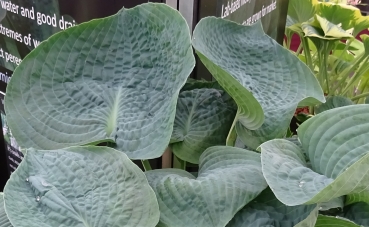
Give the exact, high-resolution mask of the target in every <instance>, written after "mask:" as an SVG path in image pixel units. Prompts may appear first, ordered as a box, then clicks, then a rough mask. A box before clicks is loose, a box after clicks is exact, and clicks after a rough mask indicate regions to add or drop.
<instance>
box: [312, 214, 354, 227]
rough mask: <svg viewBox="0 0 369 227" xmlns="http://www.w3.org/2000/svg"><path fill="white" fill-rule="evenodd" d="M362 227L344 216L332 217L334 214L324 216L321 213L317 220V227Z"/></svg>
mask: <svg viewBox="0 0 369 227" xmlns="http://www.w3.org/2000/svg"><path fill="white" fill-rule="evenodd" d="M332 226H334V227H360V226H359V225H356V224H355V223H354V222H352V221H350V220H347V219H345V218H342V217H338V216H336V217H332V216H324V215H319V217H318V220H317V221H316V225H315V227H332Z"/></svg>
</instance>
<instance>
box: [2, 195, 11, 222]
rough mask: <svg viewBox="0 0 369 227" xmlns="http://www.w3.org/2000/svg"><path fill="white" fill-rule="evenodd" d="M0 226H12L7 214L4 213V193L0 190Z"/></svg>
mask: <svg viewBox="0 0 369 227" xmlns="http://www.w3.org/2000/svg"><path fill="white" fill-rule="evenodd" d="M0 227H12V224H11V223H10V221H9V219H8V216H7V215H6V213H5V207H4V194H3V193H1V192H0Z"/></svg>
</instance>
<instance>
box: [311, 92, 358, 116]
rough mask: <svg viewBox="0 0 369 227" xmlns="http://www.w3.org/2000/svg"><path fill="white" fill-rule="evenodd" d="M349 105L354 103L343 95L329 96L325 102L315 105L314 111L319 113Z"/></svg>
mask: <svg viewBox="0 0 369 227" xmlns="http://www.w3.org/2000/svg"><path fill="white" fill-rule="evenodd" d="M349 105H354V103H353V102H352V101H351V100H350V99H348V98H346V97H343V96H331V97H328V98H327V102H326V103H323V104H320V105H318V106H317V107H315V109H314V111H315V113H316V114H320V113H322V112H324V111H327V110H331V109H334V108H338V107H342V106H349Z"/></svg>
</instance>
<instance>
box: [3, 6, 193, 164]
mask: <svg viewBox="0 0 369 227" xmlns="http://www.w3.org/2000/svg"><path fill="white" fill-rule="evenodd" d="M190 41H191V40H190V33H189V29H188V26H187V23H186V21H185V20H184V18H183V17H182V16H181V15H180V14H179V13H178V12H177V11H176V10H174V9H172V8H170V7H169V6H166V5H165V4H153V3H147V4H143V5H140V6H137V7H135V8H132V9H122V10H121V11H119V13H118V14H116V15H114V16H111V17H108V18H104V19H98V20H93V21H91V22H88V23H84V24H81V25H78V26H76V27H73V28H70V29H67V30H66V31H63V32H60V33H58V34H56V35H54V36H52V37H51V38H50V39H48V40H47V41H46V42H43V43H42V44H41V45H40V46H39V47H38V48H37V49H35V50H34V51H32V52H31V53H30V54H29V55H28V56H27V57H26V58H25V59H24V61H23V62H22V64H21V65H19V67H18V68H17V69H16V70H15V72H14V75H13V77H12V80H11V82H10V83H9V86H8V90H7V95H6V98H5V109H6V113H7V117H8V123H9V127H10V128H11V130H12V133H13V134H14V136H15V138H16V139H17V142H18V143H19V145H20V146H21V147H23V148H29V147H33V148H37V149H43V150H52V149H59V148H64V147H69V146H75V145H85V144H94V143H99V142H101V141H104V142H115V143H116V148H117V149H118V150H120V151H123V152H125V153H126V154H127V155H128V157H129V158H131V159H149V158H155V157H159V156H161V155H162V153H163V152H164V150H165V148H166V147H167V145H168V143H169V140H170V136H171V132H172V129H173V122H174V116H175V108H176V102H177V97H178V93H179V90H180V88H181V87H182V86H183V84H184V83H185V82H186V79H187V77H188V75H189V74H190V72H191V70H192V68H193V67H194V63H195V60H194V56H193V53H192V48H191V43H190Z"/></svg>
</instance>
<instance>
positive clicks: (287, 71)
mask: <svg viewBox="0 0 369 227" xmlns="http://www.w3.org/2000/svg"><path fill="white" fill-rule="evenodd" d="M193 46H194V48H195V49H196V52H197V54H198V56H199V57H200V59H201V61H202V62H203V63H204V64H205V66H206V67H207V68H208V69H209V71H210V72H211V73H212V74H213V76H214V77H215V79H216V80H217V81H218V82H219V84H220V85H221V86H222V87H223V88H224V89H225V90H226V91H227V93H228V94H229V95H230V96H232V98H233V99H234V100H235V102H236V103H237V105H238V108H239V113H238V114H237V115H238V116H237V118H238V120H239V123H238V124H237V133H238V134H239V136H240V137H241V138H242V140H243V141H244V142H245V144H246V145H247V146H249V147H251V148H253V149H254V148H256V147H257V146H258V145H260V143H262V142H264V141H267V140H269V139H271V138H276V137H283V136H284V134H285V133H286V131H287V128H288V126H289V123H290V121H291V118H292V117H293V114H294V112H295V110H296V107H297V106H298V104H299V103H300V102H301V101H303V100H304V101H306V103H310V104H317V103H319V101H320V102H324V96H323V92H322V90H321V88H320V86H319V83H318V81H317V80H316V78H315V76H314V75H313V74H312V72H311V71H310V70H309V69H308V67H307V66H306V65H305V64H304V63H302V62H301V61H300V60H298V58H297V57H295V56H294V55H293V54H291V53H290V51H289V50H287V49H285V48H283V47H282V46H280V45H279V44H278V43H277V42H276V41H274V40H273V39H272V38H270V37H268V36H267V35H266V34H265V33H264V32H263V29H262V27H261V24H260V23H256V24H254V25H252V26H242V25H239V24H236V23H233V22H231V21H227V20H223V19H220V18H214V17H208V18H205V19H202V20H201V21H200V22H199V23H198V25H197V27H196V28H195V31H194V35H193ZM310 97H311V98H310ZM318 100H319V101H318Z"/></svg>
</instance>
